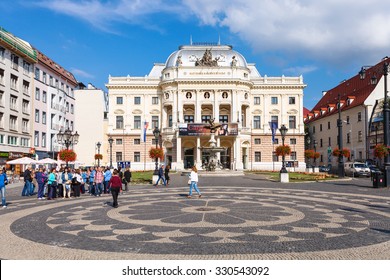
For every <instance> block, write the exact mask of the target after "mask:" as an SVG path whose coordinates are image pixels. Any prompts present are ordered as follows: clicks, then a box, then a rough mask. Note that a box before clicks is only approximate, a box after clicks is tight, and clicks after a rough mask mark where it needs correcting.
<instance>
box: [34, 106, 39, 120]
mask: <svg viewBox="0 0 390 280" xmlns="http://www.w3.org/2000/svg"><path fill="white" fill-rule="evenodd" d="M35 122H36V123H39V110H38V109H35Z"/></svg>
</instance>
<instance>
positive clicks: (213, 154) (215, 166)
mask: <svg viewBox="0 0 390 280" xmlns="http://www.w3.org/2000/svg"><path fill="white" fill-rule="evenodd" d="M208 122H209V124H207V125H205V126H204V127H205V128H210V134H211V138H210V140H209V146H207V147H200V148H199V149H200V150H201V151H202V152H203V151H205V152H208V153H209V154H210V159H209V161H208V162H206V163H204V164H202V167H203V168H205V169H206V170H207V171H215V170H220V169H222V168H223V165H222V164H221V163H220V162H219V160H218V158H217V153H220V152H223V151H226V148H223V147H217V141H216V140H215V132H216V131H217V129H218V128H220V127H221V126H222V125H221V124H215V123H214V119H210V120H208Z"/></svg>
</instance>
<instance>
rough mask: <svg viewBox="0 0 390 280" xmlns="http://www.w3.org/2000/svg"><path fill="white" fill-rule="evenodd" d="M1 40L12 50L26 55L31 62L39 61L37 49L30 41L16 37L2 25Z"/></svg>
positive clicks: (0, 28) (0, 29)
mask: <svg viewBox="0 0 390 280" xmlns="http://www.w3.org/2000/svg"><path fill="white" fill-rule="evenodd" d="M0 42H3V43H5V44H6V45H7V46H8V47H9V48H10V49H11V50H12V51H14V52H17V53H19V54H20V55H23V56H25V57H26V58H28V59H29V60H30V61H31V62H37V61H38V57H37V53H36V51H35V50H34V49H33V48H32V46H31V45H30V44H29V43H28V42H26V41H24V40H22V39H20V38H18V37H16V36H15V35H13V34H12V33H10V32H8V31H7V30H5V29H4V28H2V27H0Z"/></svg>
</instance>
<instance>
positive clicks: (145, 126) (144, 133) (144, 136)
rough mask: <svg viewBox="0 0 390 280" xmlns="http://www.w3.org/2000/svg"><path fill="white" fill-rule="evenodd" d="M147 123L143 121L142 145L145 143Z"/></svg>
mask: <svg viewBox="0 0 390 280" xmlns="http://www.w3.org/2000/svg"><path fill="white" fill-rule="evenodd" d="M148 126H149V123H148V122H147V121H144V129H143V139H144V143H145V142H146V131H147V130H148Z"/></svg>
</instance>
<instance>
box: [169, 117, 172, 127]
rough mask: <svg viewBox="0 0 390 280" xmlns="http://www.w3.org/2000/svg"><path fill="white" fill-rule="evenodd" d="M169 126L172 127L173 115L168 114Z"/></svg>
mask: <svg viewBox="0 0 390 280" xmlns="http://www.w3.org/2000/svg"><path fill="white" fill-rule="evenodd" d="M168 127H172V115H169V116H168Z"/></svg>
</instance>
